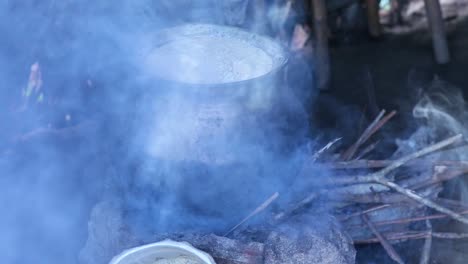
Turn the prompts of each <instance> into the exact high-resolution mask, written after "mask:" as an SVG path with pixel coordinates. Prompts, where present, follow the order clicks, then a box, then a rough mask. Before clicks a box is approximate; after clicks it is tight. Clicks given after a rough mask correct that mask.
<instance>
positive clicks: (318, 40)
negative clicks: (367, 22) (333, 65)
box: [311, 0, 330, 90]
mask: <svg viewBox="0 0 468 264" xmlns="http://www.w3.org/2000/svg"><path fill="white" fill-rule="evenodd" d="M311 4H312V8H313V15H314V29H315V61H316V65H317V66H316V69H317V85H318V88H319V89H321V90H326V89H328V84H329V82H330V55H329V49H328V26H327V8H326V6H325V1H324V0H312V3H311Z"/></svg>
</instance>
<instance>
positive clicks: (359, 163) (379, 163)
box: [318, 160, 468, 170]
mask: <svg viewBox="0 0 468 264" xmlns="http://www.w3.org/2000/svg"><path fill="white" fill-rule="evenodd" d="M393 162H394V160H352V161H337V162H329V163H320V164H318V166H321V167H327V168H330V169H337V170H339V169H378V168H383V167H386V166H388V165H390V164H392V163H393ZM407 165H408V166H433V165H436V166H439V165H441V166H442V165H444V166H454V167H457V166H460V167H467V166H468V161H454V160H453V161H452V160H445V161H444V160H443V161H435V162H434V163H433V164H428V161H424V160H415V161H412V162H408V164H407Z"/></svg>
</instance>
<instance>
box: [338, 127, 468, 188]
mask: <svg viewBox="0 0 468 264" xmlns="http://www.w3.org/2000/svg"><path fill="white" fill-rule="evenodd" d="M462 138H463V137H462V135H456V136H453V137H450V138H448V139H445V140H442V141H440V142H438V143H436V144H433V145H431V146H428V147H426V148H423V149H421V150H419V151H416V152H414V153H412V154H409V155H407V156H404V157H402V158H400V159H397V160H395V161H393V162H392V163H391V164H390V165H388V166H387V167H385V168H383V169H381V170H379V171H376V172H374V173H371V174H368V175H354V176H348V177H342V178H332V179H330V183H333V184H344V185H346V184H361V183H379V184H382V185H385V186H386V185H387V184H388V185H391V186H392V187H394V185H396V184H395V183H393V182H390V181H389V180H387V179H385V176H386V175H387V174H389V173H390V172H392V171H394V170H396V169H398V168H399V167H401V166H403V165H405V164H406V163H408V162H410V161H412V160H414V159H417V158H420V157H422V156H425V155H427V154H430V153H432V152H435V151H438V150H440V149H443V148H445V147H447V146H450V145H453V144H455V143H457V142H460V141H461V140H462ZM387 187H389V188H391V187H390V186H387ZM398 187H400V186H398ZM400 188H401V187H400ZM400 188H399V189H400ZM400 190H401V189H400ZM403 194H405V195H407V193H406V192H405V193H403Z"/></svg>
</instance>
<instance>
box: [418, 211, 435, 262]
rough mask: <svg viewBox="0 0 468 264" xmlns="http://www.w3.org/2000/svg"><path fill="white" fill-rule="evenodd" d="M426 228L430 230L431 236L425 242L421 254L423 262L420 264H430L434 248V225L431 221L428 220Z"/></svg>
mask: <svg viewBox="0 0 468 264" xmlns="http://www.w3.org/2000/svg"><path fill="white" fill-rule="evenodd" d="M426 226H427V228H428V229H429V231H428V232H429V235H428V236H427V237H426V241H424V246H423V250H422V253H421V260H420V261H419V264H429V261H430V259H431V247H432V225H431V221H429V220H426Z"/></svg>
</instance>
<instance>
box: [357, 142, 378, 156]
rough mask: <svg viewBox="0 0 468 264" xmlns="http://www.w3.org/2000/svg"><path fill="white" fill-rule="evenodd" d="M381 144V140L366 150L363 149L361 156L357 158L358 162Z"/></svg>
mask: <svg viewBox="0 0 468 264" xmlns="http://www.w3.org/2000/svg"><path fill="white" fill-rule="evenodd" d="M379 143H380V140H378V141H376V142H374V143H372V144H370V145H369V146H367V147H366V148H365V149H363V150H362V151H361V152H360V153H359V155H358V156H357V157H356V160H359V159H362V158H363V157H364V156H365V155H367V154H369V153H370V152H371V151H373V150H374V149H375V148H376V147H377V145H378V144H379Z"/></svg>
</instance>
